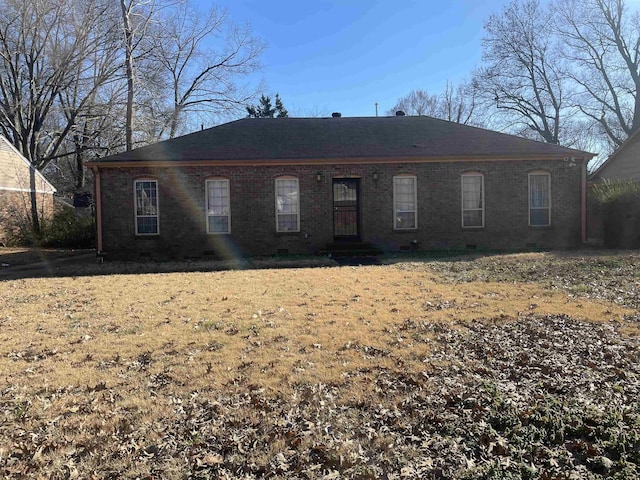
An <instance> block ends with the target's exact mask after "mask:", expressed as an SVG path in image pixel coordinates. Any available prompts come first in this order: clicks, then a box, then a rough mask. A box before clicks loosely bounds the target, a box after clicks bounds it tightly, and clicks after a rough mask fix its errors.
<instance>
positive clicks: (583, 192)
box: [581, 158, 587, 245]
mask: <svg viewBox="0 0 640 480" xmlns="http://www.w3.org/2000/svg"><path fill="white" fill-rule="evenodd" d="M581 196H582V211H581V217H582V244H583V245H584V244H586V243H587V159H586V158H584V159H583V160H582V183H581Z"/></svg>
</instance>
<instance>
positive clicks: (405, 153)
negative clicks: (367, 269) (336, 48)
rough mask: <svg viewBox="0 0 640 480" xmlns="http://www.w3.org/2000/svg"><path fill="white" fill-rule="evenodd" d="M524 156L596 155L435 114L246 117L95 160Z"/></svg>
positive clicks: (178, 160) (99, 161) (98, 161)
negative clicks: (420, 115) (446, 118)
mask: <svg viewBox="0 0 640 480" xmlns="http://www.w3.org/2000/svg"><path fill="white" fill-rule="evenodd" d="M518 156H522V157H528V158H531V157H536V156H540V157H546V156H556V157H557V156H580V157H585V156H586V157H592V156H593V155H592V154H590V153H587V152H582V151H579V150H574V149H570V148H565V147H560V146H557V145H552V144H549V143H543V142H537V141H534V140H527V139H525V138H521V137H516V136H513V135H506V134H503V133H498V132H493V131H490V130H485V129H482V128H476V127H470V126H467V125H461V124H458V123H452V122H447V121H444V120H439V119H436V118H431V117H410V116H398V117H340V118H245V119H242V120H236V121H234V122H230V123H225V124H223V125H219V126H217V127H213V128H209V129H206V130H202V131H199V132H195V133H191V134H189V135H185V136H182V137H178V138H174V139H171V140H166V141H163V142H159V143H156V144H153V145H148V146H146V147H141V148H137V149H134V150H131V151H129V152H123V153H119V154H116V155H112V156H109V157H105V158H103V159H100V160H97V161H96V162H95V163H98V164H99V163H101V162H120V161H122V162H131V161H175V162H180V161H191V162H192V161H198V160H214V161H215V160H246V161H250V160H305V159H337V160H339V159H357V158H379V159H383V158H405V157H419V158H425V159H428V158H442V157H472V158H478V159H480V158H499V157H518ZM92 163H94V162H92Z"/></svg>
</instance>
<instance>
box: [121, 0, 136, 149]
mask: <svg viewBox="0 0 640 480" xmlns="http://www.w3.org/2000/svg"><path fill="white" fill-rule="evenodd" d="M120 6H121V7H122V22H123V25H124V39H125V69H126V75H127V114H126V115H127V118H126V126H125V131H126V134H125V136H126V144H127V151H129V150H131V149H133V31H132V30H131V18H130V17H129V14H130V11H129V8H127V5H126V2H125V0H120ZM129 6H131V4H130V5H129Z"/></svg>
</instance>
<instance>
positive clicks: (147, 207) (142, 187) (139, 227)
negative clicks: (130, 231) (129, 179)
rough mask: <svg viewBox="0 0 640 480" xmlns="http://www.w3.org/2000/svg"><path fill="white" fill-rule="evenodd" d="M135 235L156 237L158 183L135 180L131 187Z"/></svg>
mask: <svg viewBox="0 0 640 480" xmlns="http://www.w3.org/2000/svg"><path fill="white" fill-rule="evenodd" d="M133 191H134V200H135V205H136V206H135V208H136V235H158V233H159V228H158V227H159V226H158V181H157V180H147V179H144V180H136V181H135V182H134V185H133Z"/></svg>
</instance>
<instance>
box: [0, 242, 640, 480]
mask: <svg viewBox="0 0 640 480" xmlns="http://www.w3.org/2000/svg"><path fill="white" fill-rule="evenodd" d="M536 255H538V257H536V256H534V257H530V256H529V257H527V261H533V262H534V263H535V262H536V261H537V260H542V259H543V254H536ZM508 261H509V260H508ZM516 261H517V260H516ZM0 305H2V308H1V310H0V371H1V372H2V379H1V380H0V382H1V384H0V390H2V391H4V392H9V390H10V391H11V392H12V393H11V395H12V396H13V398H14V399H15V400H14V403H15V405H13V406H12V407H11V408H12V409H13V410H12V411H13V412H14V413H13V414H12V415H15V418H14V419H13V420H15V421H20V420H25V419H26V418H28V417H30V418H31V420H30V421H31V422H35V423H38V422H43V421H45V422H46V421H51V422H59V423H60V429H61V435H63V436H64V435H67V436H71V437H73V444H74V445H84V444H88V443H91V441H92V440H91V439H92V438H94V437H95V436H96V435H98V436H107V437H108V436H109V435H113V436H115V435H116V433H117V432H120V431H121V430H122V429H123V428H125V426H124V424H123V422H125V423H127V424H129V425H132V426H133V427H131V428H145V429H149V432H148V437H149V442H150V443H153V441H154V439H156V440H157V439H158V438H160V437H161V436H162V433H161V432H157V431H156V432H154V431H153V429H150V428H149V425H153V424H154V422H156V421H158V422H159V421H160V419H161V418H163V417H164V416H166V411H165V410H166V409H167V408H168V406H167V403H166V399H171V398H176V399H179V398H185V397H188V396H189V395H194V394H196V393H197V394H198V395H202V394H206V393H207V392H214V393H215V392H224V391H225V390H227V389H231V388H234V389H236V388H244V389H246V390H247V391H250V390H251V391H253V390H260V391H264V392H265V393H264V394H265V396H266V398H270V397H271V398H285V397H287V396H291V395H293V394H295V392H296V391H299V387H300V386H301V385H321V384H322V385H329V386H338V387H340V389H341V398H342V401H343V402H348V403H353V402H358V401H361V400H363V399H364V398H366V397H369V396H370V395H371V392H370V389H369V385H367V382H368V381H369V379H368V377H366V376H364V377H362V380H361V381H359V380H358V377H357V375H356V373H358V372H367V371H373V370H377V371H380V370H383V371H400V370H401V371H403V372H406V374H407V375H417V374H420V373H421V372H428V371H429V370H430V369H432V368H441V367H442V365H439V364H438V362H437V360H434V359H433V358H431V357H430V353H431V350H432V348H433V346H434V341H435V338H434V336H433V334H432V331H431V330H428V329H423V330H421V329H420V328H417V327H416V325H421V324H429V325H433V324H438V323H442V324H446V325H447V326H448V327H449V326H454V327H455V328H460V329H464V328H465V327H466V326H467V325H469V324H470V323H471V322H473V321H474V320H483V321H485V320H486V321H489V320H490V321H491V322H493V323H495V322H504V323H510V322H513V321H516V320H517V319H518V318H519V317H521V316H523V315H528V314H530V313H536V314H539V315H546V314H550V315H567V316H569V317H571V318H573V319H578V320H584V321H587V322H595V323H603V322H604V323H608V322H616V323H619V324H623V325H624V326H625V328H626V330H625V332H626V334H627V335H637V334H638V329H637V325H635V324H631V323H628V322H627V323H625V322H624V321H623V318H624V317H625V316H628V315H630V314H631V313H633V310H632V309H630V308H628V307H625V306H623V305H618V304H615V303H613V302H609V301H606V300H599V299H589V298H581V297H577V296H575V295H570V294H569V293H568V292H566V291H563V290H551V289H549V288H547V287H545V286H543V285H541V284H539V283H525V282H521V281H510V282H505V281H501V282H495V281H470V282H459V283H452V282H451V281H450V279H448V278H446V276H445V275H444V274H443V273H442V272H436V270H434V269H432V268H430V267H429V265H428V264H425V263H423V262H408V263H402V262H401V263H397V264H393V265H383V266H367V267H332V268H311V269H309V268H301V269H277V270H267V269H265V270H241V271H220V272H193V273H159V274H140V275H110V276H89V277H59V278H48V279H37V278H31V279H20V280H10V281H3V282H0ZM408 325H411V327H410V326H408ZM101 391H109V392H112V393H110V395H111V397H113V395H114V394H113V392H117V394H116V397H113V398H111V400H110V403H109V402H107V403H106V404H93V403H91V402H92V400H87V397H88V395H89V394H92V395H93V393H94V392H101ZM159 392H162V398H163V399H164V400H163V403H161V404H159V403H158V395H159ZM216 394H217V393H216ZM91 398H93V397H91ZM103 400H104V399H103ZM87 402H88V403H87ZM116 405H117V408H116ZM23 408H24V409H25V411H24V412H23V411H22V409H23ZM26 409H28V411H29V412H28V414H27V411H26ZM116 411H117V412H119V413H118V414H116V413H115V412H116ZM123 412H125V413H123ZM6 415H7V414H6V413H5V421H9V419H7V417H6ZM60 419H63V420H60ZM145 425H146V426H145ZM27 430H28V429H27ZM73 432H80V433H73ZM74 435H75V437H74ZM272 448H275V447H273V446H272ZM3 449H4V450H3ZM48 449H49V450H50V451H51V452H52V453H51V454H52V455H53V454H54V452H55V448H54V447H52V446H49V447H48ZM9 450H11V448H10V447H8V446H6V445H5V446H4V447H3V446H2V442H1V441H0V460H1V459H2V455H3V451H4V452H5V454H6V452H8V451H9ZM276 450H277V448H276ZM41 454H42V455H44V453H42V452H41ZM60 468H62V467H60ZM60 471H61V470H60ZM132 472H133V471H131V470H129V471H128V473H129V474H131V475H133V473H132Z"/></svg>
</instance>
